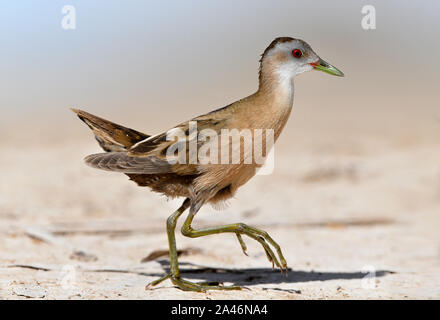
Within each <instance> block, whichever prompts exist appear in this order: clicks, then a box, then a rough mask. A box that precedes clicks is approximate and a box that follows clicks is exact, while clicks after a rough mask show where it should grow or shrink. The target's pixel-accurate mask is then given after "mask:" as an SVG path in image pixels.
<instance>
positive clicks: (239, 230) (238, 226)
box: [182, 211, 288, 273]
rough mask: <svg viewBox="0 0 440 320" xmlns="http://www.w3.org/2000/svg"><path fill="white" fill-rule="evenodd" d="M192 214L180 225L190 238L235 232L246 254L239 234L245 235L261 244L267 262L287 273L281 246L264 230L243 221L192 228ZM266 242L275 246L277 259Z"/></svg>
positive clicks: (193, 214) (184, 233) (191, 212)
mask: <svg viewBox="0 0 440 320" xmlns="http://www.w3.org/2000/svg"><path fill="white" fill-rule="evenodd" d="M194 216H195V213H194V212H193V211H190V213H189V215H188V217H187V218H186V220H185V223H184V224H183V226H182V233H183V235H185V236H187V237H191V238H198V237H203V236H207V235H211V234H218V233H224V232H231V233H235V234H236V236H237V239H238V241H239V243H240V245H241V248H242V250H243V252H244V254H246V245H245V244H244V241H243V239H242V238H241V235H242V234H244V235H247V236H248V237H250V238H252V239H254V240H256V241H258V242H259V243H260V244H261V245H262V247H263V249H264V251H265V252H266V255H267V258H268V260H269V262H272V266H273V264H276V266H277V267H279V268H280V269H281V271H283V270H284V269H285V270H286V273H287V270H288V269H287V263H286V259H285V258H284V256H283V253H282V252H281V248H280V246H279V245H278V243H276V242H275V241H274V240H273V239H272V237H271V236H270V235H269V234H268V233H267V232H266V231H262V230H259V229H257V228H253V227H250V226H248V225H246V224H244V223H235V224H228V225H223V226H219V227H212V228H206V229H200V230H194V229H193V228H192V227H191V223H192V221H193V219H194ZM268 243H269V244H271V245H272V246H273V247H274V248H275V250H276V252H277V254H278V257H279V259H278V258H277V256H276V255H275V254H274V252H273V251H272V249H271V248H270V247H269V245H268Z"/></svg>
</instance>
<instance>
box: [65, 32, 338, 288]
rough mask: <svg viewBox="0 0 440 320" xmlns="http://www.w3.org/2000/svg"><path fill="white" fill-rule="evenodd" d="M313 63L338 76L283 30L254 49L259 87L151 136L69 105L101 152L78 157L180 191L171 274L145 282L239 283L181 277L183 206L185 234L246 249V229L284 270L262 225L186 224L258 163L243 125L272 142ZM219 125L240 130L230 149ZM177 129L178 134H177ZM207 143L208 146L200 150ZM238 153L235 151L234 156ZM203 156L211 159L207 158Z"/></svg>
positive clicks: (264, 146) (171, 225) (164, 190)
mask: <svg viewBox="0 0 440 320" xmlns="http://www.w3.org/2000/svg"><path fill="white" fill-rule="evenodd" d="M313 69H316V70H321V71H324V72H327V73H329V74H332V75H336V76H343V73H342V72H341V71H340V70H338V69H337V68H335V67H333V66H332V65H330V64H328V63H327V62H325V61H324V60H322V59H321V58H320V57H319V56H318V55H317V54H316V53H315V52H314V51H313V50H312V48H311V47H310V46H309V45H308V44H307V43H306V42H304V41H302V40H299V39H294V38H290V37H281V38H276V39H275V40H274V41H272V43H271V44H270V45H269V46H268V47H267V48H266V50H265V51H264V53H263V54H262V56H261V60H260V71H259V87H258V90H257V91H256V92H255V93H254V94H252V95H250V96H248V97H246V98H243V99H241V100H238V101H236V102H234V103H232V104H230V105H228V106H226V107H223V108H220V109H217V110H215V111H212V112H210V113H207V114H205V115H202V116H199V117H196V118H194V119H192V120H190V121H187V122H184V123H181V124H179V125H177V126H176V127H174V128H171V129H170V130H168V131H167V132H164V133H160V134H158V135H155V136H149V135H147V134H144V133H141V132H139V131H136V130H133V129H129V128H126V127H123V126H120V125H117V124H115V123H113V122H110V121H107V120H104V119H102V118H99V117H97V116H94V115H92V114H90V113H87V112H85V111H81V110H77V109H72V110H73V111H74V112H76V113H77V115H78V117H79V118H80V119H81V120H83V121H84V122H85V123H86V124H87V125H88V126H89V127H90V128H91V129H92V131H93V133H94V134H95V138H96V140H97V141H98V142H99V144H100V145H101V147H102V148H103V149H104V150H105V151H106V153H98V154H93V155H90V156H88V157H86V158H85V162H86V163H87V164H88V165H90V166H92V167H94V168H98V169H103V170H108V171H117V172H122V173H124V174H126V175H127V176H129V177H130V179H131V180H133V181H134V182H136V183H137V184H138V185H139V186H142V187H149V188H151V189H152V190H153V191H155V192H159V193H161V194H164V195H166V196H168V197H171V198H175V197H184V198H185V200H184V202H183V204H182V205H181V206H180V208H178V209H177V210H176V211H175V212H174V213H173V214H172V215H171V216H170V217H169V218H168V220H167V223H166V226H167V233H168V241H169V253H170V273H169V274H167V275H165V276H164V277H162V278H160V279H158V280H156V281H153V282H152V283H151V284H149V286H150V285H151V286H154V285H157V284H159V283H160V282H162V281H164V280H166V279H170V280H171V281H172V283H174V284H175V285H177V286H178V287H179V288H180V289H182V290H191V291H205V290H209V289H223V290H225V289H226V290H231V289H240V287H237V286H223V285H220V284H215V285H213V284H206V283H193V282H190V281H187V280H184V279H182V278H181V275H180V273H179V266H178V260H177V249H176V240H175V234H174V232H175V227H176V222H177V219H178V218H179V217H180V215H181V214H182V213H183V212H184V211H185V210H186V209H188V208H189V214H188V216H187V218H186V220H185V222H184V224H183V227H182V230H181V231H182V234H183V235H184V236H187V237H191V238H197V237H202V236H206V235H212V234H218V233H225V232H228V233H233V234H235V235H236V236H237V239H238V241H239V243H240V245H241V248H242V250H243V252H244V253H245V254H246V245H245V244H244V241H243V239H242V235H246V236H248V237H250V238H252V239H254V240H256V241H258V242H259V243H260V244H261V246H262V247H263V249H264V251H265V253H266V255H267V258H268V260H269V262H271V263H272V264H275V265H276V266H277V267H279V268H280V269H281V270H284V269H285V270H286V271H287V263H286V260H285V258H284V256H283V254H282V252H281V248H280V246H279V245H278V244H277V243H276V242H275V241H274V240H273V239H272V237H271V236H269V234H268V233H267V232H265V231H262V230H259V229H257V228H254V227H250V226H248V225H246V224H244V223H235V224H229V225H223V226H219V227H211V228H205V229H199V230H195V229H193V228H192V226H191V223H192V221H193V219H194V217H195V215H196V214H197V212H198V211H199V209H200V208H201V207H202V206H203V205H204V204H207V203H210V204H219V203H222V202H223V201H225V200H227V199H229V198H231V197H232V196H233V195H234V194H235V192H236V191H237V189H238V188H239V187H240V186H242V185H244V184H245V183H246V182H247V181H248V180H249V179H250V178H252V177H253V176H254V175H255V174H256V171H257V169H258V168H259V167H261V165H262V163H261V162H258V161H256V159H254V158H252V159H251V160H252V161H247V160H248V158H249V154H251V153H252V152H249V150H248V149H246V146H243V145H242V144H241V141H242V138H243V140H245V139H244V138H246V135H245V134H244V135H243V134H242V133H243V132H245V131H246V130H249V132H250V137H251V140H250V141H253V142H254V143H255V141H256V140H257V138H256V133H255V132H256V130H257V129H261V130H266V132H269V133H270V132H272V135H273V138H274V141H276V139H277V138H278V137H279V135H280V133H281V131H282V130H283V128H284V126H285V124H286V122H287V119H288V117H289V115H290V112H291V110H292V105H293V78H294V77H295V76H296V75H298V74H301V73H303V72H306V71H309V70H313ZM192 124H196V126H197V129H196V131H194V130H193V128H192ZM225 129H228V130H230V131H233V130H234V129H236V130H237V131H238V132H239V141H240V143H239V145H238V147H237V146H235V147H234V145H232V149H229V143H230V140H229V137H231V138H232V139H233V135H230V136H228V139H224V140H221V142H220V144H218V141H217V142H215V141H216V140H215V135H218V136H220V137H223V133H224V130H225ZM228 130H226V131H228ZM229 133H230V132H229ZM179 135H180V138H183V139H177V138H176V137H177V136H179ZM268 137H269V138H270V135H269V136H268V135H266V139H265V140H264V139H261V142H262V143H261V144H260V146H259V147H257V149H259V150H255V153H257V151H261V150H263V151H261V153H262V154H263V153H264V150H266V155H267V152H268V149H270V147H271V146H272V144H271V143H270V141H269V140H268V139H269V138H268ZM208 138H209V139H208ZM248 138H249V137H248ZM263 140H264V141H263ZM214 142H215V143H214ZM225 145H226V146H227V152H226V156H225V157H224V158H222V156H223V155H221V154H219V153H222V152H223V153H224V152H225V151H224V150H225V149H223V147H224V146H225ZM207 150H208V151H209V152H206V151H207ZM231 150H232V152H231V153H229V151H231ZM246 150H248V151H246ZM176 151H178V156H176ZM181 151H182V154H183V156H182V154H181V153H180V152H181ZM217 151H218V152H217ZM204 152H205V153H204ZM197 153H199V157H197ZM200 153H204V154H205V157H203V156H202V157H200ZM237 153H238V154H239V156H238V158H235V161H234V159H233V158H234V157H235V156H236V154H237ZM194 154H196V157H195V158H194V156H193V155H194ZM207 158H209V159H210V160H213V161H206V160H207ZM220 158H221V159H222V160H221V161H220V160H219V159H220ZM194 159H195V160H196V161H194ZM216 160H218V161H216ZM223 160H226V161H223ZM273 249H275V252H276V253H275V252H274V250H273ZM147 287H148V286H147Z"/></svg>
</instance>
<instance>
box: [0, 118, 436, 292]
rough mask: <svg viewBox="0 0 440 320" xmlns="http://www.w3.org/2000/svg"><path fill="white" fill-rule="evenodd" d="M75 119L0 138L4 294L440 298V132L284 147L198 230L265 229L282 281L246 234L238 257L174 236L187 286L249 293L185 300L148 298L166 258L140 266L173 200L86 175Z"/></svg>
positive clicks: (315, 140)
mask: <svg viewBox="0 0 440 320" xmlns="http://www.w3.org/2000/svg"><path fill="white" fill-rule="evenodd" d="M75 124H77V127H75V130H73V131H72V132H73V133H72V134H70V135H69V138H66V139H63V140H62V141H60V139H50V136H49V135H48V139H47V140H46V138H45V136H44V135H43V134H40V133H38V134H37V133H35V135H33V134H30V136H28V137H25V138H22V139H21V140H20V139H17V140H14V139H4V140H1V141H0V148H1V150H2V151H1V157H0V171H1V180H0V233H1V236H0V252H1V254H0V298H2V299H28V298H43V299H106V298H111V299H311V298H318V299H365V298H366V299H389V298H392V299H401V298H416V299H422V298H435V299H439V298H440V276H439V275H440V233H439V230H440V148H439V140H440V139H438V137H436V138H435V137H432V139H422V138H415V137H410V138H408V136H407V135H404V134H402V135H393V136H373V135H359V136H352V135H347V134H340V133H337V132H334V133H331V132H330V133H328V134H320V135H318V134H316V133H315V134H312V133H311V132H304V133H303V134H302V135H301V136H298V135H297V136H296V137H295V143H294V144H293V145H289V144H287V141H288V140H287V139H286V138H283V140H282V141H281V143H280V145H279V146H278V147H277V149H276V167H275V172H274V173H273V174H271V175H269V176H257V177H255V178H254V179H253V180H252V181H251V182H250V183H249V184H248V185H246V186H245V187H244V188H242V189H241V190H240V191H239V193H238V194H237V196H236V199H234V200H233V201H231V202H230V206H229V207H228V208H227V209H225V210H223V211H216V210H214V209H212V208H210V207H205V208H203V209H202V211H201V212H200V213H199V215H198V217H197V218H196V223H195V224H196V226H208V225H220V224H224V223H232V222H245V223H247V224H250V225H253V226H256V227H259V228H262V229H265V230H266V231H268V232H269V233H270V234H271V235H272V237H273V238H274V239H275V240H277V241H278V242H279V244H280V245H281V247H282V248H283V250H284V254H285V256H286V259H287V261H288V264H289V267H290V269H291V270H290V271H289V274H288V277H286V276H285V275H281V274H280V272H279V270H272V268H271V265H270V264H269V262H268V261H267V260H266V257H265V254H264V252H263V251H262V249H261V247H259V245H257V244H255V243H254V241H252V240H251V239H245V241H246V243H247V245H248V253H249V256H248V257H247V256H245V255H243V253H242V252H241V249H240V246H239V244H238V242H237V240H236V239H235V237H233V236H232V235H228V234H223V235H215V236H210V237H205V238H199V239H189V238H185V237H183V236H182V235H180V234H178V235H177V243H178V247H179V248H180V249H185V250H186V251H184V254H182V256H181V257H180V262H181V268H182V273H183V275H184V277H185V278H187V279H189V280H193V281H198V280H205V281H206V280H208V281H216V280H219V281H223V282H224V283H225V284H239V285H243V286H246V287H247V288H248V290H242V291H233V292H222V291H211V292H207V293H192V292H182V291H180V290H178V289H176V288H175V287H173V286H172V284H171V283H170V282H169V281H166V282H164V283H163V284H161V285H160V286H158V287H157V288H155V289H153V290H145V285H146V284H147V283H148V282H149V281H151V280H154V279H155V278H157V277H159V276H161V275H162V274H164V272H165V270H166V268H167V266H168V262H167V258H166V256H162V257H158V258H157V259H154V260H151V261H147V262H142V260H143V259H144V258H145V257H147V256H148V255H150V254H152V253H154V252H156V251H157V250H166V249H167V239H166V233H165V220H166V217H167V216H168V215H169V214H170V213H171V212H172V211H173V210H174V209H176V208H177V207H178V206H179V204H180V202H179V201H174V200H173V201H166V200H165V199H164V198H162V197H160V196H159V195H156V194H153V193H151V192H150V191H148V190H146V189H142V188H139V187H137V186H136V185H135V184H134V183H132V182H130V181H128V179H127V178H126V177H125V176H124V175H120V174H111V173H108V172H100V171H97V170H93V169H91V168H88V167H86V166H85V165H84V164H83V162H82V158H83V157H84V156H85V155H87V154H89V153H94V152H97V151H98V150H99V148H98V146H97V145H96V144H95V143H94V141H93V139H92V137H91V135H87V134H86V129H85V128H84V127H82V124H81V123H75ZM283 134H284V133H283ZM85 137H86V138H85ZM43 141H45V142H43ZM23 143H25V144H23ZM23 145H25V146H26V147H23Z"/></svg>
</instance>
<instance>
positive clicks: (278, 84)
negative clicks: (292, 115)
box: [257, 64, 294, 109]
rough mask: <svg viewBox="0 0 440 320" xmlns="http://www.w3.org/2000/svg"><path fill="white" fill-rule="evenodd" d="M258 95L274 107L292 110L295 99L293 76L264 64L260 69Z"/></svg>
mask: <svg viewBox="0 0 440 320" xmlns="http://www.w3.org/2000/svg"><path fill="white" fill-rule="evenodd" d="M257 95H259V96H260V97H263V98H264V99H266V100H267V102H268V103H269V104H271V105H273V107H276V108H283V109H284V108H291V107H292V105H293V97H294V85H293V76H292V74H291V73H290V72H287V71H283V70H281V69H279V68H276V67H274V66H272V65H271V64H263V65H262V67H261V69H260V76H259V87H258V91H257Z"/></svg>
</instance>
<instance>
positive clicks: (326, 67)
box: [310, 59, 344, 77]
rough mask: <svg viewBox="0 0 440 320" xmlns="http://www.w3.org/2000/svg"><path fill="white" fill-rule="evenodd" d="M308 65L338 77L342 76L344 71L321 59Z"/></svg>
mask: <svg viewBox="0 0 440 320" xmlns="http://www.w3.org/2000/svg"><path fill="white" fill-rule="evenodd" d="M310 65H311V66H312V67H313V68H314V69H316V70H319V71H323V72H327V73H329V74H331V75H334V76H338V77H343V76H344V73H343V72H342V71H341V70H339V69H338V68H336V67H334V66H332V65H331V64H330V63H328V62H325V61H324V60H322V59H319V60H318V61H316V62H312V63H311V64H310Z"/></svg>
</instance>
